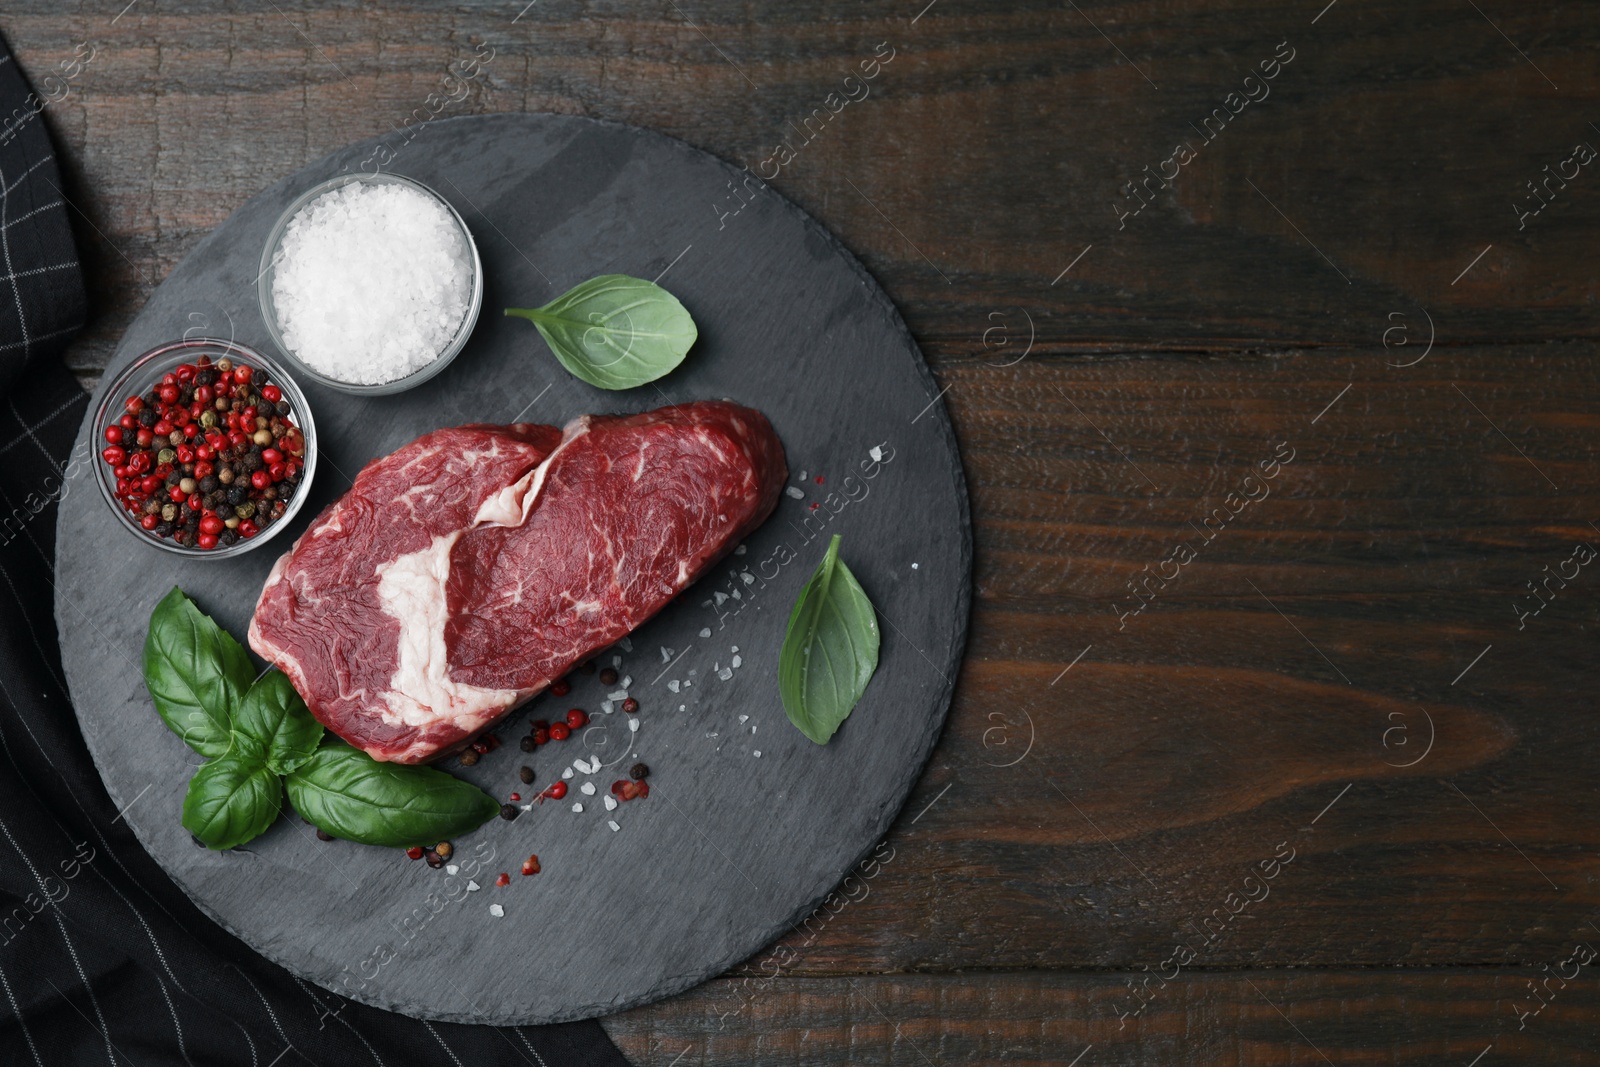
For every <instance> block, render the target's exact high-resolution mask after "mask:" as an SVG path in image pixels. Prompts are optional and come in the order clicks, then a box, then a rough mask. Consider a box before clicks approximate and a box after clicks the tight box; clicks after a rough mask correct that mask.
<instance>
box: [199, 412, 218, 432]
mask: <svg viewBox="0 0 1600 1067" xmlns="http://www.w3.org/2000/svg"><path fill="white" fill-rule="evenodd" d="M200 425H201V426H204V427H205V428H206V429H208V430H210V429H213V428H215V426H216V425H217V413H216V412H215V411H202V412H201V413H200Z"/></svg>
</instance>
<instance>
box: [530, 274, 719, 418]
mask: <svg viewBox="0 0 1600 1067" xmlns="http://www.w3.org/2000/svg"><path fill="white" fill-rule="evenodd" d="M506 314H507V315H515V316H517V317H519V318H524V319H528V320H530V321H531V322H532V323H533V324H534V325H535V326H537V327H538V328H539V333H540V334H541V335H542V336H543V337H544V339H545V343H546V344H548V345H549V346H550V350H551V351H552V352H554V353H555V354H556V358H557V359H559V360H560V361H561V365H562V366H563V367H565V368H567V370H568V371H570V372H571V373H572V374H573V375H574V376H575V377H578V378H582V379H583V380H584V381H586V382H588V383H589V384H590V385H594V386H598V387H600V388H601V389H631V388H633V387H634V386H636V385H644V384H645V383H646V382H653V381H655V380H656V379H657V378H659V377H661V376H662V375H664V374H666V373H667V372H669V371H671V370H672V369H673V368H674V367H676V366H677V365H678V364H680V363H682V362H683V357H684V354H685V353H687V352H688V351H689V346H690V345H692V344H694V341H695V338H696V337H697V336H698V331H696V329H695V325H694V319H693V318H691V317H690V315H689V312H688V311H686V310H684V307H683V305H682V304H680V303H678V298H677V297H675V296H673V295H672V294H671V293H669V292H667V291H666V290H665V289H663V288H661V287H660V286H659V285H656V284H655V283H654V282H647V281H645V280H644V279H642V278H630V277H628V276H627V275H626V274H602V275H601V276H600V277H598V278H591V279H589V280H588V281H586V282H584V283H583V284H581V285H578V286H576V287H575V288H573V289H569V290H568V291H567V292H565V293H563V294H561V295H560V296H558V297H556V298H555V299H554V300H552V301H550V303H548V304H546V305H545V306H544V307H542V308H506Z"/></svg>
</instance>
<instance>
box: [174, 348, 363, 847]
mask: <svg viewBox="0 0 1600 1067" xmlns="http://www.w3.org/2000/svg"><path fill="white" fill-rule="evenodd" d="M201 373H204V372H203V371H202V372H201ZM317 840H318V841H332V840H333V835H332V834H330V833H328V831H326V830H324V829H323V828H322V827H320V826H319V827H317Z"/></svg>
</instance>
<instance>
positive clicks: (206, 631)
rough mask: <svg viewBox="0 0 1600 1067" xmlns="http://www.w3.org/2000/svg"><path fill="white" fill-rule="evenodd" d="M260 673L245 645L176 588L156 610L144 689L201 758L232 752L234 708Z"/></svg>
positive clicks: (146, 647)
mask: <svg viewBox="0 0 1600 1067" xmlns="http://www.w3.org/2000/svg"><path fill="white" fill-rule="evenodd" d="M255 673H256V672H255V670H254V669H253V668H252V667H251V666H250V657H249V656H248V655H246V654H245V650H244V646H242V645H240V644H239V642H237V641H235V640H234V639H233V637H232V636H231V635H230V634H229V633H228V632H227V631H226V630H224V629H223V628H222V627H220V626H218V625H217V624H216V623H214V622H212V621H211V619H210V618H209V617H207V616H206V615H204V614H202V613H201V611H200V609H199V608H197V607H195V606H194V601H192V600H190V599H189V598H188V597H186V596H184V594H183V590H181V589H179V588H178V587H177V586H173V587H172V592H170V593H168V594H167V595H166V596H164V597H162V598H161V602H160V603H159V604H157V605H156V609H155V611H153V612H151V614H150V629H149V631H148V632H147V633H146V635H145V639H144V684H145V687H146V688H147V689H149V690H150V698H151V699H152V700H154V701H155V704H156V712H157V714H159V715H160V716H161V719H162V721H163V722H165V723H166V724H167V728H168V729H169V730H171V731H172V732H173V733H175V734H177V735H178V736H179V737H180V738H182V739H183V743H184V744H186V745H188V746H189V747H190V748H192V749H194V750H195V751H196V752H198V753H200V755H202V756H211V757H217V756H221V755H223V754H225V753H226V752H227V751H228V747H229V744H230V740H229V724H230V722H231V721H232V718H231V717H232V712H233V709H234V707H236V706H237V705H238V703H239V699H240V698H241V697H243V696H244V694H245V692H246V691H247V690H248V689H249V688H250V681H251V679H253V678H254V677H255Z"/></svg>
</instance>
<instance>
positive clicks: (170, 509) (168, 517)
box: [161, 504, 178, 522]
mask: <svg viewBox="0 0 1600 1067" xmlns="http://www.w3.org/2000/svg"><path fill="white" fill-rule="evenodd" d="M177 518H178V505H176V504H163V505H162V507H161V519H162V521H163V522H176V521H177Z"/></svg>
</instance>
